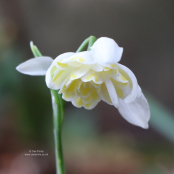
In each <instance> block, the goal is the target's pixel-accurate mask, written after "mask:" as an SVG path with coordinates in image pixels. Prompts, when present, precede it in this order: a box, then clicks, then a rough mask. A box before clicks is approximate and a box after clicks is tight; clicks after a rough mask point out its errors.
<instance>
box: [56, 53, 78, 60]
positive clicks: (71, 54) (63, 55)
mask: <svg viewBox="0 0 174 174" xmlns="http://www.w3.org/2000/svg"><path fill="white" fill-rule="evenodd" d="M75 54H76V53H73V52H67V53H63V54H60V55H59V56H57V57H56V58H55V61H59V60H63V59H66V58H69V57H71V56H73V55H75Z"/></svg>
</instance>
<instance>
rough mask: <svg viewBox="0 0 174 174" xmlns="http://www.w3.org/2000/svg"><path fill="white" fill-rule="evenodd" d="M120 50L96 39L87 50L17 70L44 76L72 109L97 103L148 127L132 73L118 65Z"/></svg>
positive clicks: (145, 106)
mask: <svg viewBox="0 0 174 174" xmlns="http://www.w3.org/2000/svg"><path fill="white" fill-rule="evenodd" d="M122 52H123V48H120V47H119V46H118V45H117V43H116V42H115V41H114V40H113V39H110V38H106V37H101V38H99V39H97V41H96V42H95V43H94V45H93V46H92V47H91V50H90V51H83V52H80V53H73V52H68V53H64V54H61V55H59V56H58V57H57V58H56V59H55V60H54V61H53V59H52V58H50V57H38V58H34V59H30V60H28V61H26V62H24V63H22V64H20V65H19V66H18V67H17V70H18V71H19V72H21V73H24V74H28V75H45V74H46V84H47V86H48V88H52V89H55V90H59V93H62V94H63V95H62V97H63V99H64V100H66V101H71V102H72V104H73V105H74V106H76V107H79V108H80V107H85V108H86V109H93V108H94V107H95V106H96V105H97V104H98V103H99V102H100V101H101V100H103V101H105V102H106V103H108V104H110V105H114V106H115V107H116V108H118V111H119V112H120V114H121V115H122V116H123V117H124V118H125V119H126V120H127V121H128V122H130V123H132V124H134V125H137V126H140V127H142V128H148V121H149V118H150V110H149V105H148V103H147V100H146V98H145V97H144V95H143V93H142V91H141V88H140V87H139V85H138V83H137V79H136V77H135V75H134V74H133V72H132V71H131V70H130V69H128V68H127V67H126V66H124V65H121V64H120V63H118V62H119V61H120V59H121V56H122Z"/></svg>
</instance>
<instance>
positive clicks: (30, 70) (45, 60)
mask: <svg viewBox="0 0 174 174" xmlns="http://www.w3.org/2000/svg"><path fill="white" fill-rule="evenodd" d="M52 62H53V59H52V58H51V57H44V56H43V57H37V58H32V59H29V60H27V61H25V62H23V63H21V64H20V65H18V66H17V67H16V70H17V71H19V72H20V73H23V74H27V75H31V76H43V75H45V74H46V72H47V70H48V68H49V67H50V65H51V63H52Z"/></svg>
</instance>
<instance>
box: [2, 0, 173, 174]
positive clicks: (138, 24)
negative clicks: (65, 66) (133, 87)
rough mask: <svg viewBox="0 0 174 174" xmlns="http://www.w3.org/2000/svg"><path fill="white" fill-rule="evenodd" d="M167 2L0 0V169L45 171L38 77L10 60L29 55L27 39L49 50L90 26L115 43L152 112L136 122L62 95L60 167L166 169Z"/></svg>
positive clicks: (43, 93) (73, 46) (46, 137)
mask: <svg viewBox="0 0 174 174" xmlns="http://www.w3.org/2000/svg"><path fill="white" fill-rule="evenodd" d="M173 9H174V1H173V0H168V1H166V0H160V1H159V0H146V1H143V0H49V1H48V0H0V174H24V173H25V174H31V173H32V174H54V173H55V161H54V142H53V128H52V110H51V99H50V92H49V89H47V87H46V85H45V80H44V77H30V76H26V75H23V74H20V73H18V72H17V71H16V70H15V67H16V66H17V65H18V64H20V63H21V62H23V61H25V60H27V59H29V58H32V57H33V55H32V53H31V51H30V47H29V42H30V41H31V40H32V41H34V44H36V45H37V46H38V48H39V49H40V51H41V52H42V54H43V55H45V56H50V57H53V58H55V57H56V56H58V55H59V54H61V53H63V52H70V51H72V52H74V51H76V50H77V48H78V46H79V45H80V44H81V42H82V41H83V40H84V39H86V38H87V37H89V36H90V35H94V36H96V37H101V36H107V37H111V38H113V39H114V40H116V42H117V43H118V44H119V46H122V47H124V53H123V57H122V60H121V63H122V64H124V65H126V66H127V67H129V68H130V69H131V70H132V71H133V72H134V73H135V75H136V77H137V79H138V82H139V84H140V86H141V87H142V88H143V91H144V92H145V94H146V96H147V98H148V100H149V103H150V107H151V112H152V116H151V121H150V128H149V129H148V130H143V129H141V128H139V127H136V126H133V125H131V124H129V123H128V122H126V121H125V120H124V119H123V118H122V117H121V116H120V114H119V113H118V111H117V109H115V108H114V107H112V106H109V105H107V104H106V103H103V102H100V103H99V104H98V106H97V107H96V108H95V109H93V110H91V111H88V110H85V109H77V108H75V107H73V106H72V104H71V103H67V107H66V113H65V120H64V127H63V147H64V155H65V164H66V171H67V174H77V173H79V174H81V173H83V174H91V173H94V174H106V173H107V174H173V173H174V121H173V118H174V116H173V113H174V107H173V105H174V90H173V88H174V78H173V74H174V68H173V67H174V10H173ZM29 150H42V151H44V153H45V154H48V156H44V157H31V156H30V157H29V156H26V155H25V154H26V153H28V152H29Z"/></svg>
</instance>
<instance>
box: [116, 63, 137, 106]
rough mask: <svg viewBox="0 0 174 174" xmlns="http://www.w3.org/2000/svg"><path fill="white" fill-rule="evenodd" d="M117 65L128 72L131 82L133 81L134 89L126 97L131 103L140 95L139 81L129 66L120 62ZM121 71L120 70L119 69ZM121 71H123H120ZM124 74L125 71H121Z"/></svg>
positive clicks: (127, 101) (126, 100)
mask: <svg viewBox="0 0 174 174" xmlns="http://www.w3.org/2000/svg"><path fill="white" fill-rule="evenodd" d="M117 65H118V66H119V68H120V69H121V70H122V71H123V72H124V73H126V74H127V76H129V78H130V80H131V82H132V91H131V93H130V94H129V95H128V96H127V97H126V98H125V99H124V101H125V102H126V103H130V102H133V101H134V100H135V98H136V97H137V95H138V83H137V79H136V77H135V75H134V73H133V72H132V71H131V70H130V69H129V68H127V67H126V66H124V65H121V64H119V63H117ZM119 71H120V70H119ZM120 73H121V72H120ZM121 74H122V75H124V74H123V73H121Z"/></svg>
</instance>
